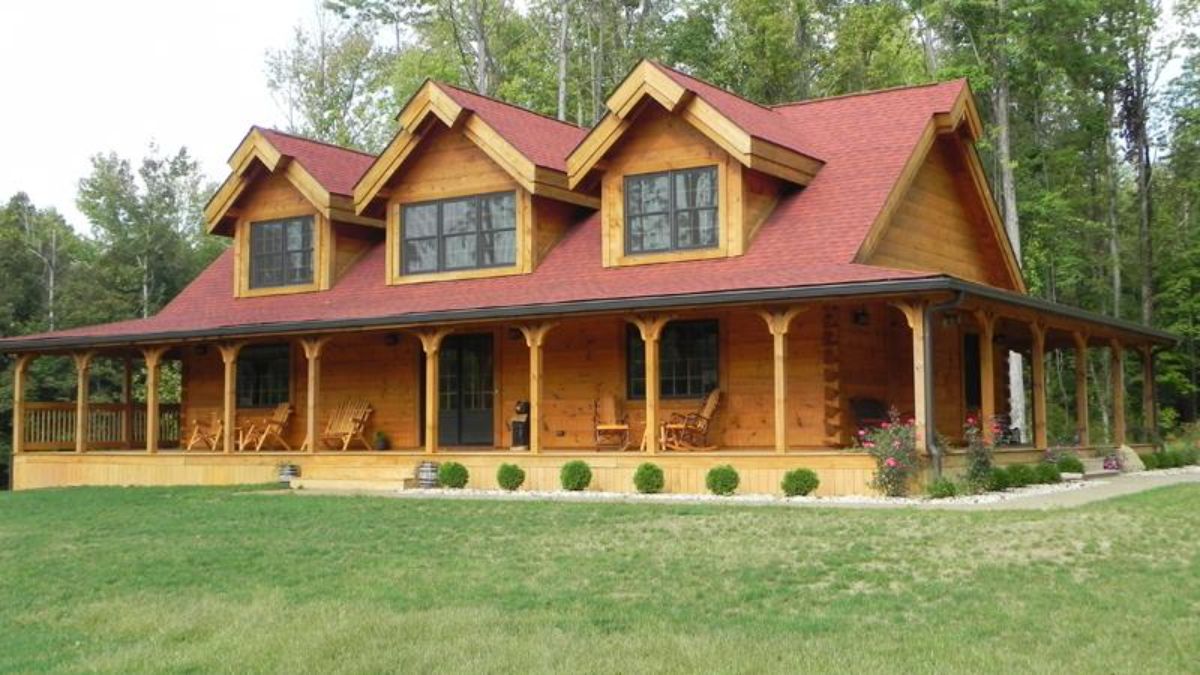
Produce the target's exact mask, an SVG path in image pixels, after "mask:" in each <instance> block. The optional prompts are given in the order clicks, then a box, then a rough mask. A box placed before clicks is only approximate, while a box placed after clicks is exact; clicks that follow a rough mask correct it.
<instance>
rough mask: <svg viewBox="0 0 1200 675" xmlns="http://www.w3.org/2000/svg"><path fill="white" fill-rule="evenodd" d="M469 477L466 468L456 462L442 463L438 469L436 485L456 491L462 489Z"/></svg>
mask: <svg viewBox="0 0 1200 675" xmlns="http://www.w3.org/2000/svg"><path fill="white" fill-rule="evenodd" d="M470 477H471V474H470V472H469V471H467V467H465V466H463V465H462V464H459V463H458V462H444V463H442V465H441V466H439V467H438V483H439V484H440V485H441V486H442V487H448V488H452V489H455V490H457V489H459V488H462V487H464V486H465V485H466V484H467V480H468V479H470Z"/></svg>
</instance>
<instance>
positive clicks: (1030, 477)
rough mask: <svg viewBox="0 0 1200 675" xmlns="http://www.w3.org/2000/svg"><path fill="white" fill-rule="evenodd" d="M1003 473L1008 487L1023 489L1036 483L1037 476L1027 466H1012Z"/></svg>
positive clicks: (1031, 468) (1030, 467)
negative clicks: (1006, 475) (1005, 474)
mask: <svg viewBox="0 0 1200 675" xmlns="http://www.w3.org/2000/svg"><path fill="white" fill-rule="evenodd" d="M1004 471H1005V473H1007V474H1008V486H1009V487H1015V488H1018V487H1025V486H1026V485H1032V484H1033V483H1034V482H1036V481H1037V474H1036V473H1034V471H1033V467H1032V466H1029V465H1028V464H1013V465H1012V466H1010V467H1008V468H1007V469H1005V470H1004Z"/></svg>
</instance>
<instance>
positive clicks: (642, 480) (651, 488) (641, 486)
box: [633, 462, 667, 495]
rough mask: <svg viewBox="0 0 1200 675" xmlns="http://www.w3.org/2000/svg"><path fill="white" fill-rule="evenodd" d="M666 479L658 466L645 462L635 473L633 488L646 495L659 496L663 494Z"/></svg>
mask: <svg viewBox="0 0 1200 675" xmlns="http://www.w3.org/2000/svg"><path fill="white" fill-rule="evenodd" d="M666 482H667V481H666V479H665V478H664V477H663V470H662V468H660V467H659V466H658V465H657V464H651V463H650V462H645V463H644V464H642V465H641V466H639V467H638V468H637V471H634V472H633V487H635V488H637V491H638V492H640V493H642V494H644V495H652V494H658V493H659V492H662V489H663V485H665V484H666Z"/></svg>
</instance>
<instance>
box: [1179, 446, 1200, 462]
mask: <svg viewBox="0 0 1200 675" xmlns="http://www.w3.org/2000/svg"><path fill="white" fill-rule="evenodd" d="M1179 456H1180V457H1182V458H1183V466H1191V465H1193V464H1196V463H1197V462H1200V450H1197V449H1196V448H1180V449H1179Z"/></svg>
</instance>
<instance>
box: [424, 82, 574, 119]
mask: <svg viewBox="0 0 1200 675" xmlns="http://www.w3.org/2000/svg"><path fill="white" fill-rule="evenodd" d="M429 81H430V82H432V83H434V84H436V85H438V86H441V87H450V88H451V89H455V90H457V91H461V92H462V93H464V94H468V95H470V96H478V97H479V98H482V99H485V100H488V101H491V102H492V103H499V104H500V105H503V106H508V107H509V108H515V109H516V110H520V111H521V112H523V113H529V114H530V115H537V116H538V117H541V118H543V119H546V120H549V121H551V122H557V123H559V124H563V125H566V126H568V127H571V128H573V129H583V130H585V131H586V130H590V129H591V128H590V127H585V126H583V125H580V124H575V123H574V122H568V121H566V120H560V119H558V118H557V117H551V116H550V115H547V114H546V113H540V112H538V111H536V110H530V109H529V108H526V107H525V106H523V105H517V104H516V103H510V102H508V101H505V100H504V99H500V98H496V97H495V96H488V95H487V94H481V93H479V92H477V91H471V90H470V89H467V88H466V87H460V86H458V85H457V84H450V83H449V82H444V81H442V80H434V79H432V78H431V79H430V80H429Z"/></svg>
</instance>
